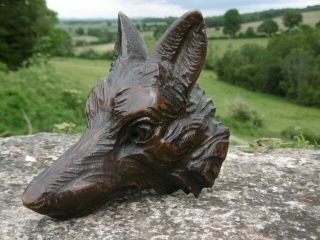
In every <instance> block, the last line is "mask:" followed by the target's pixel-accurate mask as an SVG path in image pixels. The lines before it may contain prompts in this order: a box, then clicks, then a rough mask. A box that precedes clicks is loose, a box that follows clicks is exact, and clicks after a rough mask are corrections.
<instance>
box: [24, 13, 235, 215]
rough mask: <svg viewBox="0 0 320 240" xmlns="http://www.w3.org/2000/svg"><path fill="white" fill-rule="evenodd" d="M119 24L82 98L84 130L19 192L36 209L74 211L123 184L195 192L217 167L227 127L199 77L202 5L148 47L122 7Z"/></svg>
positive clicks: (82, 210)
mask: <svg viewBox="0 0 320 240" xmlns="http://www.w3.org/2000/svg"><path fill="white" fill-rule="evenodd" d="M118 25H119V32H118V40H117V42H116V45H115V52H116V57H115V60H114V63H113V65H112V68H111V70H110V73H109V75H108V77H106V78H105V79H102V80H100V81H99V82H98V83H97V85H96V86H95V88H93V90H92V91H91V93H90V96H89V98H88V100H87V105H86V114H87V120H88V127H87V130H86V131H85V133H84V134H83V135H82V137H81V139H80V140H79V141H78V142H77V143H76V144H75V145H74V146H73V147H71V148H70V149H69V150H68V151H67V152H66V153H65V154H64V155H62V156H61V157H60V158H59V159H58V160H57V161H56V162H55V163H54V164H53V165H52V166H51V167H49V168H48V169H46V170H45V171H44V172H42V173H41V174H40V175H39V176H37V177H36V178H35V179H34V180H33V181H32V182H31V183H30V185H29V186H28V188H27V189H26V190H25V192H24V194H23V196H22V201H23V204H24V205H25V206H26V207H29V208H30V209H32V210H34V211H36V212H39V213H41V214H46V215H49V216H52V217H55V218H67V217H72V216H77V215H79V214H83V213H88V212H90V211H92V210H93V209H94V208H96V207H98V206H100V205H101V204H102V203H103V202H105V201H106V200H107V199H110V198H113V197H115V196H117V195H118V194H121V193H122V192H124V191H125V190H127V189H145V188H154V189H155V190H157V191H158V192H162V193H171V192H174V191H176V190H178V189H182V190H183V191H184V192H186V193H193V194H194V195H195V196H196V197H197V196H198V195H199V194H200V192H201V190H202V189H203V188H205V187H211V186H212V185H213V184H214V181H215V179H216V178H217V177H218V174H219V171H220V168H221V165H222V163H223V161H224V159H225V158H226V154H227V150H228V139H229V130H228V129H227V128H225V127H224V126H223V125H222V124H221V123H219V122H216V121H215V120H214V114H215V107H214V105H213V103H212V101H211V99H210V98H208V97H207V96H206V95H205V93H204V91H203V90H201V89H200V87H199V86H198V84H196V81H197V79H198V77H199V74H200V72H201V70H202V66H203V63H204V61H205V56H206V51H207V36H206V31H205V25H204V21H203V17H202V15H201V13H200V12H198V11H192V12H188V13H186V14H185V15H183V16H182V17H180V18H179V19H177V20H176V21H175V22H174V23H173V24H172V26H171V27H170V28H169V29H168V30H167V31H166V33H165V34H164V35H163V37H162V38H161V39H160V41H159V42H158V43H157V45H156V47H155V49H154V51H153V52H152V53H151V54H150V55H148V53H147V48H146V46H145V43H144V41H143V39H142V37H141V35H140V34H139V32H138V31H137V29H136V28H135V26H134V24H133V22H132V21H130V20H129V19H128V18H127V17H126V16H125V15H124V14H122V13H119V21H118Z"/></svg>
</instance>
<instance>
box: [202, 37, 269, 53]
mask: <svg viewBox="0 0 320 240" xmlns="http://www.w3.org/2000/svg"><path fill="white" fill-rule="evenodd" d="M267 43H268V38H251V39H219V40H210V41H209V47H208V48H209V49H210V48H211V49H212V50H213V54H214V55H215V56H216V57H221V56H222V55H223V54H224V53H225V52H226V51H227V50H236V49H240V48H241V47H242V46H243V45H245V44H257V45H259V46H261V47H265V46H266V45H267Z"/></svg>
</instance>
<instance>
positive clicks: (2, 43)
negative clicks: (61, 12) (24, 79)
mask: <svg viewBox="0 0 320 240" xmlns="http://www.w3.org/2000/svg"><path fill="white" fill-rule="evenodd" d="M57 21H58V19H57V17H56V13H55V12H53V11H51V10H50V9H48V8H47V5H46V1H45V0H28V1H26V0H1V3H0V62H1V61H3V62H5V63H6V64H7V65H8V67H9V68H11V69H16V68H18V67H19V66H20V65H21V64H22V62H23V61H25V60H26V59H28V58H29V57H31V56H32V55H33V53H34V48H35V46H36V45H37V43H38V42H39V41H40V40H41V38H43V37H44V36H48V35H49V34H50V32H51V30H52V29H53V28H54V25H55V24H56V23H57Z"/></svg>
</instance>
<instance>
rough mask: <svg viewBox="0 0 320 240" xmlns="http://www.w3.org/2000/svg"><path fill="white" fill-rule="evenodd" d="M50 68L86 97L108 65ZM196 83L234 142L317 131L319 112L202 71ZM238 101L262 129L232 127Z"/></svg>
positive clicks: (73, 63) (56, 63)
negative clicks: (293, 130)
mask: <svg viewBox="0 0 320 240" xmlns="http://www.w3.org/2000/svg"><path fill="white" fill-rule="evenodd" d="M51 64H52V66H53V67H54V68H55V69H56V70H57V71H58V73H59V75H60V76H61V78H62V79H64V80H65V82H66V84H67V85H68V86H69V87H70V88H73V89H77V90H79V91H81V92H82V94H83V96H84V97H85V96H87V95H88V93H89V91H90V89H91V88H92V87H93V86H94V85H95V83H96V82H97V80H99V79H100V78H102V77H104V76H106V75H107V73H108V70H109V67H110V62H109V61H100V60H82V59H73V58H55V59H53V60H52V61H51ZM199 83H200V85H201V86H202V88H203V89H204V90H205V91H206V93H207V94H208V95H209V96H210V97H211V98H212V99H213V100H214V103H215V105H216V107H217V113H216V114H217V116H219V117H220V118H222V119H229V120H228V121H227V123H229V125H231V132H232V135H233V137H234V139H237V142H240V143H243V140H246V141H250V140H253V139H254V138H257V137H266V136H268V137H271V136H279V134H280V132H281V131H282V130H283V129H285V128H286V127H289V126H300V127H303V128H306V129H309V130H313V131H320V125H319V119H320V109H315V108H309V107H303V106H299V105H296V104H293V103H291V102H289V101H287V100H285V99H282V98H279V97H275V96H272V95H268V94H262V93H256V92H251V91H248V90H246V89H243V88H240V87H237V86H233V85H230V84H227V83H225V82H222V81H218V80H217V77H216V75H215V73H214V72H212V71H203V72H202V74H201V76H200V79H199ZM237 97H241V98H242V99H243V100H244V101H245V102H246V103H247V104H248V105H249V106H250V108H251V109H252V110H255V111H257V112H258V113H259V114H260V115H261V116H262V117H263V120H264V123H265V125H264V127H263V128H261V129H260V128H255V127H250V126H247V125H244V124H242V123H236V124H235V123H234V122H233V121H231V120H230V117H229V107H228V106H229V104H230V102H231V101H233V100H234V99H235V98H237Z"/></svg>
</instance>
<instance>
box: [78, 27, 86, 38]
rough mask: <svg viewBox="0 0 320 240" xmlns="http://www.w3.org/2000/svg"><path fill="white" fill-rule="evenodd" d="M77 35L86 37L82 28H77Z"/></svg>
mask: <svg viewBox="0 0 320 240" xmlns="http://www.w3.org/2000/svg"><path fill="white" fill-rule="evenodd" d="M76 34H78V35H80V36H81V35H84V34H85V32H84V29H83V28H82V27H79V28H77V29H76Z"/></svg>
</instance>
